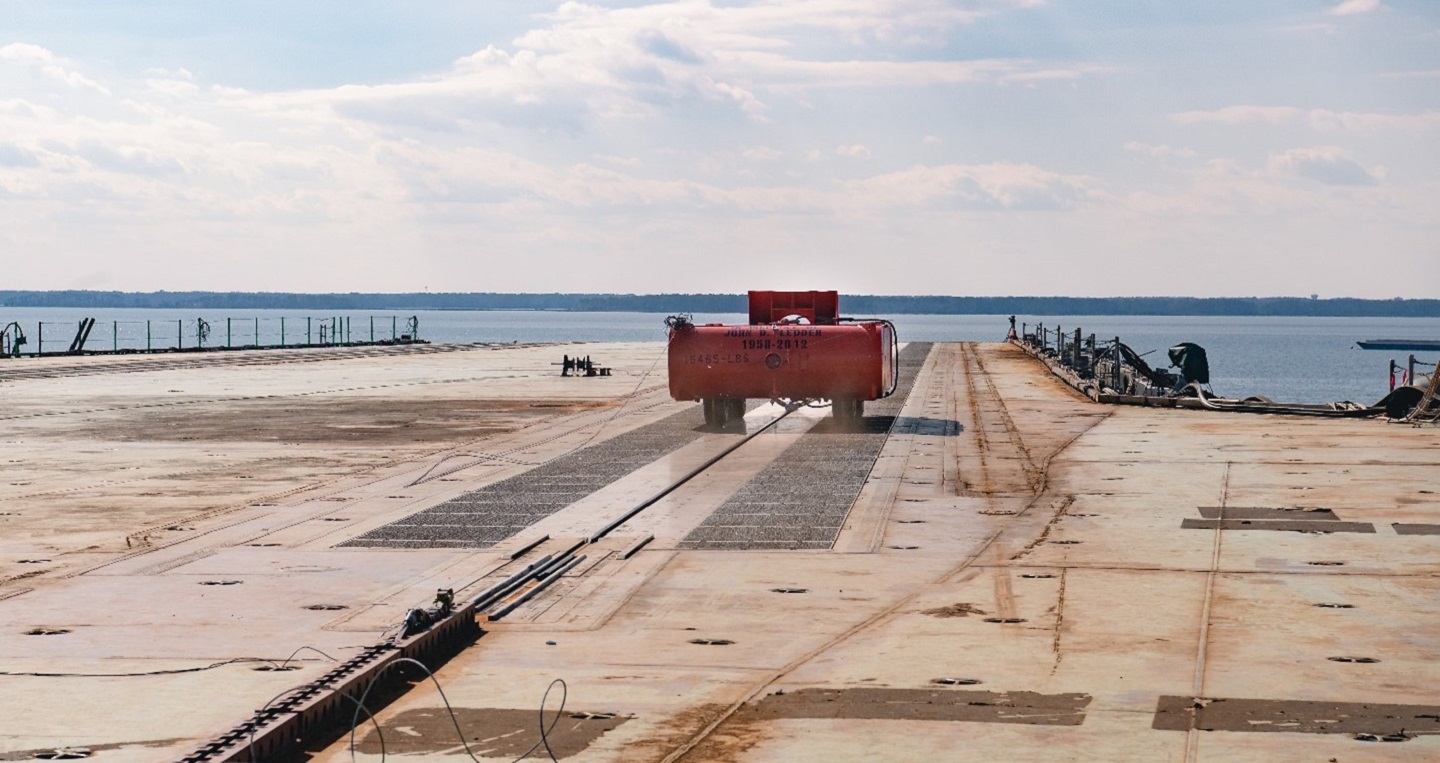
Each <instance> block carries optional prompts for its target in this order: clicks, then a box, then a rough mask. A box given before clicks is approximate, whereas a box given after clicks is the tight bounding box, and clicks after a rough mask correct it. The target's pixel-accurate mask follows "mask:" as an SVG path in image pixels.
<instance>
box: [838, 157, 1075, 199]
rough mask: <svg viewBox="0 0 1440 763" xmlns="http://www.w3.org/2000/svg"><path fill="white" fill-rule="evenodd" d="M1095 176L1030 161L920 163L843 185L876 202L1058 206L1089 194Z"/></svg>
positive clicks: (857, 194)
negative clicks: (1064, 171)
mask: <svg viewBox="0 0 1440 763" xmlns="http://www.w3.org/2000/svg"><path fill="white" fill-rule="evenodd" d="M1093 184H1094V181H1092V180H1090V179H1089V178H1084V177H1079V176H1067V175H1062V174H1059V173H1056V172H1050V171H1048V170H1044V169H1041V168H1039V167H1036V166H1034V165H1029V164H1010V163H1003V162H1001V163H993V164H982V165H959V164H947V165H939V166H927V165H918V166H915V167H911V168H909V169H905V170H901V171H899V172H891V173H886V174H883V175H876V176H874V177H869V178H864V179H862V180H855V181H850V182H848V183H846V184H845V187H846V188H847V189H848V190H849V191H850V192H851V194H852V195H853V196H854V198H855V200H856V201H857V202H859V203H863V204H865V205H868V206H874V207H889V208H893V207H918V206H926V205H932V204H937V203H938V204H943V205H949V206H959V207H962V208H972V209H1015V210H1058V209H1063V208H1068V207H1073V206H1075V205H1077V204H1079V203H1080V202H1082V201H1084V200H1086V199H1087V198H1090V196H1091V190H1092V189H1091V186H1093Z"/></svg>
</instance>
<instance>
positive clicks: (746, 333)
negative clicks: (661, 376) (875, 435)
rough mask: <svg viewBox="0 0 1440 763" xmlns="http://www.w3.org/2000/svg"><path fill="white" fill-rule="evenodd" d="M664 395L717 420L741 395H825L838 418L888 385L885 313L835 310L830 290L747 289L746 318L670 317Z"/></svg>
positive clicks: (854, 414) (887, 390)
mask: <svg viewBox="0 0 1440 763" xmlns="http://www.w3.org/2000/svg"><path fill="white" fill-rule="evenodd" d="M670 324H671V328H670V351H669V361H670V396H671V397H673V398H674V399H676V400H699V401H701V403H702V404H703V405H704V407H705V421H706V423H707V424H709V425H711V426H724V425H725V423H726V422H728V421H731V420H734V419H738V418H740V417H741V416H743V415H744V413H745V400H746V399H747V398H761V399H765V400H792V401H803V400H829V401H831V405H832V410H833V415H834V416H835V417H836V418H837V419H842V420H852V419H858V418H859V417H860V416H861V415H862V414H863V410H864V401H866V400H878V399H880V398H883V397H886V396H888V395H890V394H891V393H893V392H894V391H895V379H896V374H895V372H896V363H897V358H898V349H897V348H898V344H897V340H896V336H895V327H894V325H893V324H891V323H890V322H889V321H885V320H863V321H850V320H847V319H844V318H841V317H839V299H838V295H837V293H836V292H833V291H820V292H769V291H752V292H750V323H749V324H748V325H733V326H732V325H724V324H710V325H703V326H697V325H694V324H692V323H689V322H688V321H684V320H676V319H672V320H671V321H670Z"/></svg>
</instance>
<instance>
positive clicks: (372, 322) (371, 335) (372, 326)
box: [370, 315, 375, 344]
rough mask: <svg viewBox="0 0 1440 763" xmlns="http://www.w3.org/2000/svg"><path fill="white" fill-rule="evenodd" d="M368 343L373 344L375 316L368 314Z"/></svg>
mask: <svg viewBox="0 0 1440 763" xmlns="http://www.w3.org/2000/svg"><path fill="white" fill-rule="evenodd" d="M370 344H375V316H373V315H372V316H370Z"/></svg>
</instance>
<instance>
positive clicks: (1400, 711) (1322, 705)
mask: <svg viewBox="0 0 1440 763" xmlns="http://www.w3.org/2000/svg"><path fill="white" fill-rule="evenodd" d="M1151 728H1153V729H1156V730H1158V731H1189V730H1190V729H1192V728H1193V729H1197V730H1200V731H1289V732H1294V733H1301V734H1373V735H1382V736H1383V735H1391V734H1400V733H1402V732H1403V733H1404V734H1407V735H1412V736H1413V735H1416V734H1440V705H1390V704H1384V703H1380V702H1321V701H1312V700H1283V699H1224V698H1198V699H1197V698H1195V697H1177V696H1162V697H1160V700H1159V701H1158V702H1157V703H1156V706H1155V720H1154V723H1153V724H1151Z"/></svg>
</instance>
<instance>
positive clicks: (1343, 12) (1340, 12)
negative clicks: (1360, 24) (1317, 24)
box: [1327, 0, 1380, 16]
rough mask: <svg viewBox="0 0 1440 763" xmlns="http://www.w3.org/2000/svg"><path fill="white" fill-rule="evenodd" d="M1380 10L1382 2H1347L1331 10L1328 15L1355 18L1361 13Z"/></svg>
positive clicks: (1354, 0) (1350, 0)
mask: <svg viewBox="0 0 1440 763" xmlns="http://www.w3.org/2000/svg"><path fill="white" fill-rule="evenodd" d="M1379 9H1380V0H1345V2H1343V3H1340V4H1339V5H1337V6H1335V7H1334V8H1331V9H1330V10H1329V11H1327V13H1329V14H1330V15H1332V16H1354V15H1357V14H1361V13H1370V12H1371V11H1377V10H1379Z"/></svg>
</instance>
